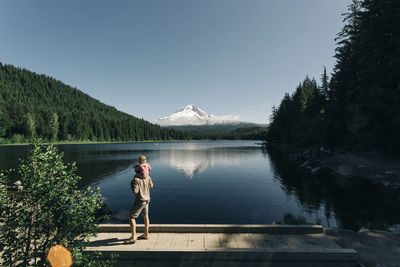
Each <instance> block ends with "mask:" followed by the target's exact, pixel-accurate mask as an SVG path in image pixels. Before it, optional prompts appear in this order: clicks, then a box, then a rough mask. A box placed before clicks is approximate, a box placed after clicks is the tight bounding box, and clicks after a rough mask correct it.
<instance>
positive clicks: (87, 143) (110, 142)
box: [0, 139, 261, 147]
mask: <svg viewBox="0 0 400 267" xmlns="http://www.w3.org/2000/svg"><path fill="white" fill-rule="evenodd" d="M203 141H205V142H210V141H254V142H255V143H257V142H258V143H257V145H259V144H261V143H260V140H245V139H218V140H213V139H187V140H179V139H177V140H144V141H104V142H102V141H101V142H100V141H57V142H43V143H42V144H43V145H96V144H135V143H172V142H203ZM31 144H32V143H13V144H0V147H2V146H29V145H31Z"/></svg>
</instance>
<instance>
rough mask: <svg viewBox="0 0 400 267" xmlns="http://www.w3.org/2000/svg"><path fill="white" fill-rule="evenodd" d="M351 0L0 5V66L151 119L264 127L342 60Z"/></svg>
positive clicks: (11, 0) (11, 1) (7, 0)
mask: <svg viewBox="0 0 400 267" xmlns="http://www.w3.org/2000/svg"><path fill="white" fill-rule="evenodd" d="M349 3H350V0H270V1H269V0H263V1H260V0H249V1H245V0H198V1H194V0H158V1H153V0H149V1H147V0H146V1H145V0H141V1H128V0H125V1H99V0H96V1H81V0H74V1H72V0H68V1H54V0H46V1H42V0H35V1H32V0H25V1H15V0H0V61H1V62H2V63H7V64H13V65H16V66H18V67H23V68H27V69H29V70H32V71H35V72H38V73H44V74H46V75H49V76H52V77H54V78H56V79H58V80H61V81H62V82H64V83H66V84H69V85H71V86H74V87H77V88H78V89H80V90H82V91H83V92H85V93H87V94H89V95H90V96H92V97H94V98H96V99H99V100H100V101H102V102H103V103H106V104H108V105H112V106H115V107H116V108H117V109H119V110H121V111H124V112H126V113H129V114H132V115H134V116H137V117H140V118H144V119H146V120H150V121H153V120H155V119H157V118H158V117H164V116H167V115H169V114H170V113H173V112H175V111H176V110H178V109H180V108H182V107H184V106H186V105H187V104H194V105H196V106H198V107H199V108H201V109H203V110H205V111H207V112H210V113H212V114H215V115H221V116H222V115H230V114H231V115H238V116H239V117H240V119H241V120H243V121H250V122H259V123H267V122H268V117H269V114H270V113H271V107H272V105H274V104H275V105H277V104H279V103H280V100H281V99H282V97H283V95H284V93H285V92H292V91H293V90H294V89H295V87H296V86H297V85H298V83H299V82H300V81H302V80H303V79H304V78H305V76H306V75H307V74H308V75H309V76H310V77H315V78H317V79H318V80H320V76H321V73H322V71H323V66H326V67H327V70H328V72H331V71H332V68H333V66H334V64H335V58H333V55H334V49H335V46H336V45H335V41H334V38H335V36H336V34H337V33H338V32H339V31H340V30H341V28H342V26H343V22H342V20H343V17H342V16H341V14H342V13H344V12H346V10H347V5H348V4H349Z"/></svg>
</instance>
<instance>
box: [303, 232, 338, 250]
mask: <svg viewBox="0 0 400 267" xmlns="http://www.w3.org/2000/svg"><path fill="white" fill-rule="evenodd" d="M301 238H302V239H303V240H304V241H305V242H306V243H307V245H308V246H310V247H312V248H320V247H323V248H341V247H340V246H339V245H338V244H336V243H335V242H333V241H332V240H330V239H329V238H328V237H326V236H325V235H324V234H304V235H301Z"/></svg>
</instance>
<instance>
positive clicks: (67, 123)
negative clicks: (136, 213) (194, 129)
mask: <svg viewBox="0 0 400 267" xmlns="http://www.w3.org/2000/svg"><path fill="white" fill-rule="evenodd" d="M35 137H40V138H42V139H44V140H48V141H50V140H51V141H57V140H69V141H73V140H77V141H141V140H170V139H186V138H187V136H186V135H185V134H184V133H182V132H180V131H176V130H172V129H168V128H161V127H160V126H158V125H155V124H151V123H149V122H147V121H145V120H143V119H138V118H136V117H134V116H131V115H129V114H126V113H123V112H121V111H118V110H117V109H115V108H114V107H111V106H108V105H105V104H103V103H101V102H100V101H98V100H96V99H94V98H92V97H90V96H89V95H87V94H85V93H83V92H82V91H80V90H78V89H76V88H72V87H71V86H68V85H66V84H64V83H62V82H60V81H57V80H55V79H54V78H51V77H48V76H46V75H43V74H42V75H39V74H36V73H34V72H31V71H28V70H26V69H21V68H16V67H14V66H12V65H3V64H2V63H0V142H2V143H8V142H12V143H19V142H26V141H30V140H31V139H32V138H35Z"/></svg>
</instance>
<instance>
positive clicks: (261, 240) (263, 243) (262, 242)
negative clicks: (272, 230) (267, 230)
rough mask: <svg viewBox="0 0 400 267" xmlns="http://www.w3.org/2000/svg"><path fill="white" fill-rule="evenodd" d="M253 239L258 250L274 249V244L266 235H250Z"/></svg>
mask: <svg viewBox="0 0 400 267" xmlns="http://www.w3.org/2000/svg"><path fill="white" fill-rule="evenodd" d="M250 237H251V239H252V240H253V241H254V243H255V246H256V248H272V244H271V243H270V242H268V239H267V238H266V237H265V235H264V234H250Z"/></svg>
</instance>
